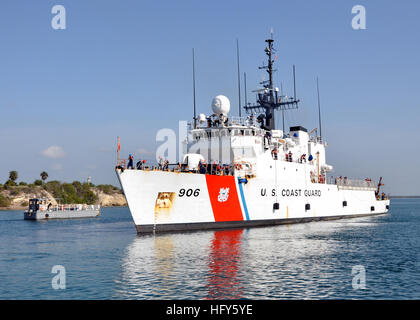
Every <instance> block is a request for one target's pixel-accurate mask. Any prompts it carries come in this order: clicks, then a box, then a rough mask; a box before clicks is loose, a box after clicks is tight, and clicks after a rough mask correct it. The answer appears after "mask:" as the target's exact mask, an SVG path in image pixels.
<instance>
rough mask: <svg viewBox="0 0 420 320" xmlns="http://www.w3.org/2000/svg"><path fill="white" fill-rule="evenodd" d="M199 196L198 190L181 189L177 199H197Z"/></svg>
mask: <svg viewBox="0 0 420 320" xmlns="http://www.w3.org/2000/svg"><path fill="white" fill-rule="evenodd" d="M199 195H200V189H181V190H179V194H178V197H183V196H186V197H191V196H194V197H198V196H199Z"/></svg>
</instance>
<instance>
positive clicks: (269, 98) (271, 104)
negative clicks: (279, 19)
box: [244, 32, 300, 130]
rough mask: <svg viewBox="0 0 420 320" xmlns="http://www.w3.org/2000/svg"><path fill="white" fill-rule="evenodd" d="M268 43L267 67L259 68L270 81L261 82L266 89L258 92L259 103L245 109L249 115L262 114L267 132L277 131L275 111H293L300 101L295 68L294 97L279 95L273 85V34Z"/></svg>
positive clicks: (263, 124)
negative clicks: (265, 73)
mask: <svg viewBox="0 0 420 320" xmlns="http://www.w3.org/2000/svg"><path fill="white" fill-rule="evenodd" d="M265 42H266V43H267V47H266V48H265V53H266V55H267V57H268V63H267V65H264V64H263V66H261V67H259V69H263V70H266V71H267V73H268V77H269V78H268V80H265V81H261V82H260V84H261V85H262V86H263V88H264V89H261V90H258V91H257V101H256V104H254V105H245V106H244V109H245V111H246V112H247V113H253V112H259V113H261V114H260V115H259V116H258V119H260V121H261V125H262V127H263V128H264V129H266V130H272V129H275V128H276V126H275V120H274V111H276V110H282V111H284V110H291V109H297V108H298V103H299V101H300V100H299V99H296V73H295V66H294V65H293V89H294V90H293V91H294V97H292V98H287V97H285V96H283V94H282V95H281V96H279V95H278V88H274V85H273V72H274V71H275V70H274V69H273V64H274V62H275V60H273V58H272V55H273V53H274V52H275V49H274V48H273V43H274V40H273V36H272V32H271V38H270V39H267V40H265Z"/></svg>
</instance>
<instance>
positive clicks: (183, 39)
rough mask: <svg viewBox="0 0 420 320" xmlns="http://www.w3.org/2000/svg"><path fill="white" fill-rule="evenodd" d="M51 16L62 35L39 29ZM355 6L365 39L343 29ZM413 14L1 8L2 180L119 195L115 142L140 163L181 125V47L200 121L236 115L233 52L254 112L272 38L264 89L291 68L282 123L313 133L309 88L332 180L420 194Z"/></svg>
mask: <svg viewBox="0 0 420 320" xmlns="http://www.w3.org/2000/svg"><path fill="white" fill-rule="evenodd" d="M56 4H60V5H63V6H64V7H65V8H66V29H65V30H54V29H53V28H52V27H51V20H52V18H53V16H54V14H52V13H51V9H52V7H53V6H54V5H56ZM358 4H361V5H363V6H365V8H366V26H367V29H366V30H353V29H352V26H351V20H352V18H353V16H354V15H353V14H352V13H351V9H352V7H353V6H354V5H358ZM419 12H420V3H419V2H418V1H402V2H395V1H386V0H380V1H379V0H370V1H361V0H354V1H353V0H345V1H303V0H300V1H265V2H264V5H262V3H261V2H257V1H226V0H225V1H153V2H152V1H128V0H126V1H116V0H109V1H105V0H103V1H93V0H91V1H82V0H71V1H69V0H56V1H31V0H27V1H23V0H13V1H12V0H4V1H1V3H0V41H1V50H0V72H1V73H0V74H1V76H0V143H1V149H0V150H1V151H0V168H1V169H0V181H1V182H4V181H6V180H7V178H8V172H9V171H10V170H17V171H18V172H19V175H20V180H24V181H33V180H34V179H37V178H39V173H40V172H41V171H43V170H46V171H47V172H48V173H49V176H50V179H59V180H63V181H73V180H85V179H86V178H87V176H91V177H92V180H93V182H94V183H112V184H117V180H116V177H115V174H114V171H113V167H114V165H115V160H116V153H115V150H116V137H117V136H120V138H121V152H122V154H123V155H125V156H126V155H128V153H131V152H134V153H136V154H137V155H138V156H139V157H143V158H151V157H153V156H152V155H151V154H153V153H154V151H155V149H156V146H157V145H158V144H157V143H156V142H155V136H156V132H157V131H158V130H159V129H161V128H177V126H178V120H190V118H191V116H192V92H191V91H192V89H191V86H192V84H191V81H192V80H191V50H192V48H193V47H194V48H195V50H196V71H197V74H196V80H197V105H198V112H199V113H208V112H209V110H210V103H211V99H212V98H213V97H214V96H215V95H218V94H224V95H226V96H227V97H229V99H230V100H231V104H232V111H233V114H235V115H236V114H237V104H238V101H237V99H238V98H237V74H236V39H239V44H240V51H241V57H240V59H241V71H242V72H244V71H245V72H247V79H248V83H247V86H248V100H249V101H253V99H254V97H253V94H252V93H251V90H253V89H255V88H256V87H257V86H258V82H259V81H261V78H262V76H263V74H264V73H263V72H262V71H261V70H258V68H257V67H258V66H259V65H260V64H261V63H262V61H263V60H264V59H265V56H264V52H263V49H264V44H265V43H264V39H266V38H267V36H268V35H269V31H270V28H273V29H274V39H275V40H276V42H275V47H276V48H277V50H278V60H277V62H278V63H277V70H278V71H277V72H276V74H275V81H276V83H277V85H278V86H280V82H281V83H282V84H283V87H284V90H285V91H286V93H289V94H291V93H292V65H293V64H295V65H296V70H297V91H298V96H299V98H300V99H301V100H302V103H301V104H300V109H299V110H297V111H291V112H287V114H286V124H287V125H303V126H305V127H307V128H308V129H312V128H314V127H316V126H317V109H316V82H315V81H316V77H317V76H318V77H319V80H320V89H321V103H322V113H323V135H324V137H325V138H326V140H327V141H328V143H329V148H328V150H327V152H328V153H327V161H328V162H329V163H330V164H332V165H333V166H334V167H335V173H334V175H343V176H344V175H346V176H349V177H355V178H365V177H371V178H373V179H375V180H377V179H378V177H379V176H381V175H382V176H383V177H384V179H385V184H386V191H387V192H391V193H392V194H403V195H410V194H420V187H419V182H418V181H419V180H420V169H419V162H420V161H419V160H418V159H419V158H420V151H419V149H420V148H419V145H420V134H419V132H418V126H419V123H420V102H419V98H418V97H417V94H418V93H419V92H420V81H419V71H420V61H419V60H420V59H419V57H420V44H419V41H418V38H419V32H420V19H418V13H419ZM242 90H243V89H242ZM242 100H243V98H242ZM278 123H280V122H279V121H278ZM53 146H58V147H59V150H58V152H57V150H55V152H54V149H48V148H50V147H53ZM141 153H143V154H141Z"/></svg>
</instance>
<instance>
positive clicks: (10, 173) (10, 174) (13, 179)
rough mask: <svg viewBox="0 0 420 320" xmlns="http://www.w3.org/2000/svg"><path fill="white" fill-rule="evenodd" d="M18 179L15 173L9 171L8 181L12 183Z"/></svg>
mask: <svg viewBox="0 0 420 320" xmlns="http://www.w3.org/2000/svg"><path fill="white" fill-rule="evenodd" d="M17 178H18V173H17V171H10V172H9V179H10V180H12V181H13V182H15V181H16V180H17Z"/></svg>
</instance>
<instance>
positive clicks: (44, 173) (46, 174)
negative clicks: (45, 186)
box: [40, 171, 48, 182]
mask: <svg viewBox="0 0 420 320" xmlns="http://www.w3.org/2000/svg"><path fill="white" fill-rule="evenodd" d="M40 176H41V179H42V181H43V182H45V180H47V178H48V173H46V172H45V171H42V172H41V174H40Z"/></svg>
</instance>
